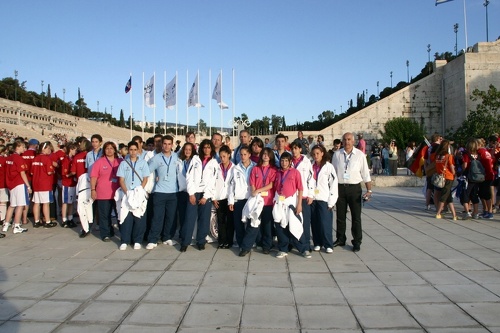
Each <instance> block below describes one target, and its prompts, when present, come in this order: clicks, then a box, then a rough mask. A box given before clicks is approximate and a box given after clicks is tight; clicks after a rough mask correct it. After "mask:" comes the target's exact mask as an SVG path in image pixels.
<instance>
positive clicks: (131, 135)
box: [130, 73, 133, 140]
mask: <svg viewBox="0 0 500 333" xmlns="http://www.w3.org/2000/svg"><path fill="white" fill-rule="evenodd" d="M130 82H132V73H130ZM130 90H132V85H130ZM132 116H133V112H132V91H130V140H132V137H133V133H132V124H133V121H132Z"/></svg>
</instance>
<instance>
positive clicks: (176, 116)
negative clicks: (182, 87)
mask: <svg viewBox="0 0 500 333" xmlns="http://www.w3.org/2000/svg"><path fill="white" fill-rule="evenodd" d="M177 87H178V86H177V71H175V138H176V139H177V126H178V124H179V122H178V109H177V101H178V99H177Z"/></svg>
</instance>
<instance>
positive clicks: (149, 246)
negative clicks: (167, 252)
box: [146, 243, 158, 250]
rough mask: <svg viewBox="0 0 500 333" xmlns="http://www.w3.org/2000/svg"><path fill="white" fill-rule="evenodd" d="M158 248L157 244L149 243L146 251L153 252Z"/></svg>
mask: <svg viewBox="0 0 500 333" xmlns="http://www.w3.org/2000/svg"><path fill="white" fill-rule="evenodd" d="M157 246H158V244H156V243H148V245H146V250H152V249H154V248H155V247H157Z"/></svg>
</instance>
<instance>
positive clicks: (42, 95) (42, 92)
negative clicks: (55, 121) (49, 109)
mask: <svg viewBox="0 0 500 333" xmlns="http://www.w3.org/2000/svg"><path fill="white" fill-rule="evenodd" d="M42 108H43V80H42Z"/></svg>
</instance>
